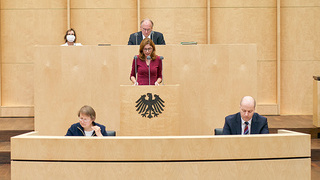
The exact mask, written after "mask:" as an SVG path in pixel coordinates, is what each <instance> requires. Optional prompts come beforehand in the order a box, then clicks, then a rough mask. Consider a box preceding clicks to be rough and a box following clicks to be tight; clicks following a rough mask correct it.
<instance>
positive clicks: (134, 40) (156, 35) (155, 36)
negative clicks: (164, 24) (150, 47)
mask: <svg viewBox="0 0 320 180" xmlns="http://www.w3.org/2000/svg"><path fill="white" fill-rule="evenodd" d="M150 36H151V37H150V39H151V40H152V41H153V42H154V44H155V45H166V42H165V40H164V37H163V34H162V33H160V32H157V31H152V33H151V35H150ZM142 40H143V36H142V32H141V31H139V32H136V33H132V34H130V37H129V41H128V45H140V43H141V41H142Z"/></svg>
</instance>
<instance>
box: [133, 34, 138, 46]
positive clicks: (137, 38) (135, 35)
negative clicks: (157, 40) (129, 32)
mask: <svg viewBox="0 0 320 180" xmlns="http://www.w3.org/2000/svg"><path fill="white" fill-rule="evenodd" d="M134 36H136V45H138V33H137V32H136V33H134Z"/></svg>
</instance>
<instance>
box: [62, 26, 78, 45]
mask: <svg viewBox="0 0 320 180" xmlns="http://www.w3.org/2000/svg"><path fill="white" fill-rule="evenodd" d="M64 40H65V44H62V45H61V46H82V44H81V43H76V40H77V36H76V32H75V31H74V30H73V29H72V28H71V29H69V30H67V32H66V35H65V36H64Z"/></svg>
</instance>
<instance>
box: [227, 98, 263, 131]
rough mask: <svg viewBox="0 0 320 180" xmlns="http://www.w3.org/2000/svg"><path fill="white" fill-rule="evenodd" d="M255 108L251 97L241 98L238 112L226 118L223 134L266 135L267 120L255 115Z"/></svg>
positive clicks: (254, 102)
mask: <svg viewBox="0 0 320 180" xmlns="http://www.w3.org/2000/svg"><path fill="white" fill-rule="evenodd" d="M255 107H256V101H255V99H254V98H253V97H251V96H245V97H243V98H242V99H241V101H240V112H238V113H236V114H232V115H229V116H227V117H226V119H225V124H224V127H223V134H224V135H236V134H242V135H248V134H268V133H269V129H268V122H267V118H265V117H263V116H260V115H259V114H258V113H255V112H254V111H255Z"/></svg>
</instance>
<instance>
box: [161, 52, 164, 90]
mask: <svg viewBox="0 0 320 180" xmlns="http://www.w3.org/2000/svg"><path fill="white" fill-rule="evenodd" d="M163 59H164V57H163V56H160V60H161V67H162V73H161V74H162V84H163V85H164V80H163V63H162V60H163Z"/></svg>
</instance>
